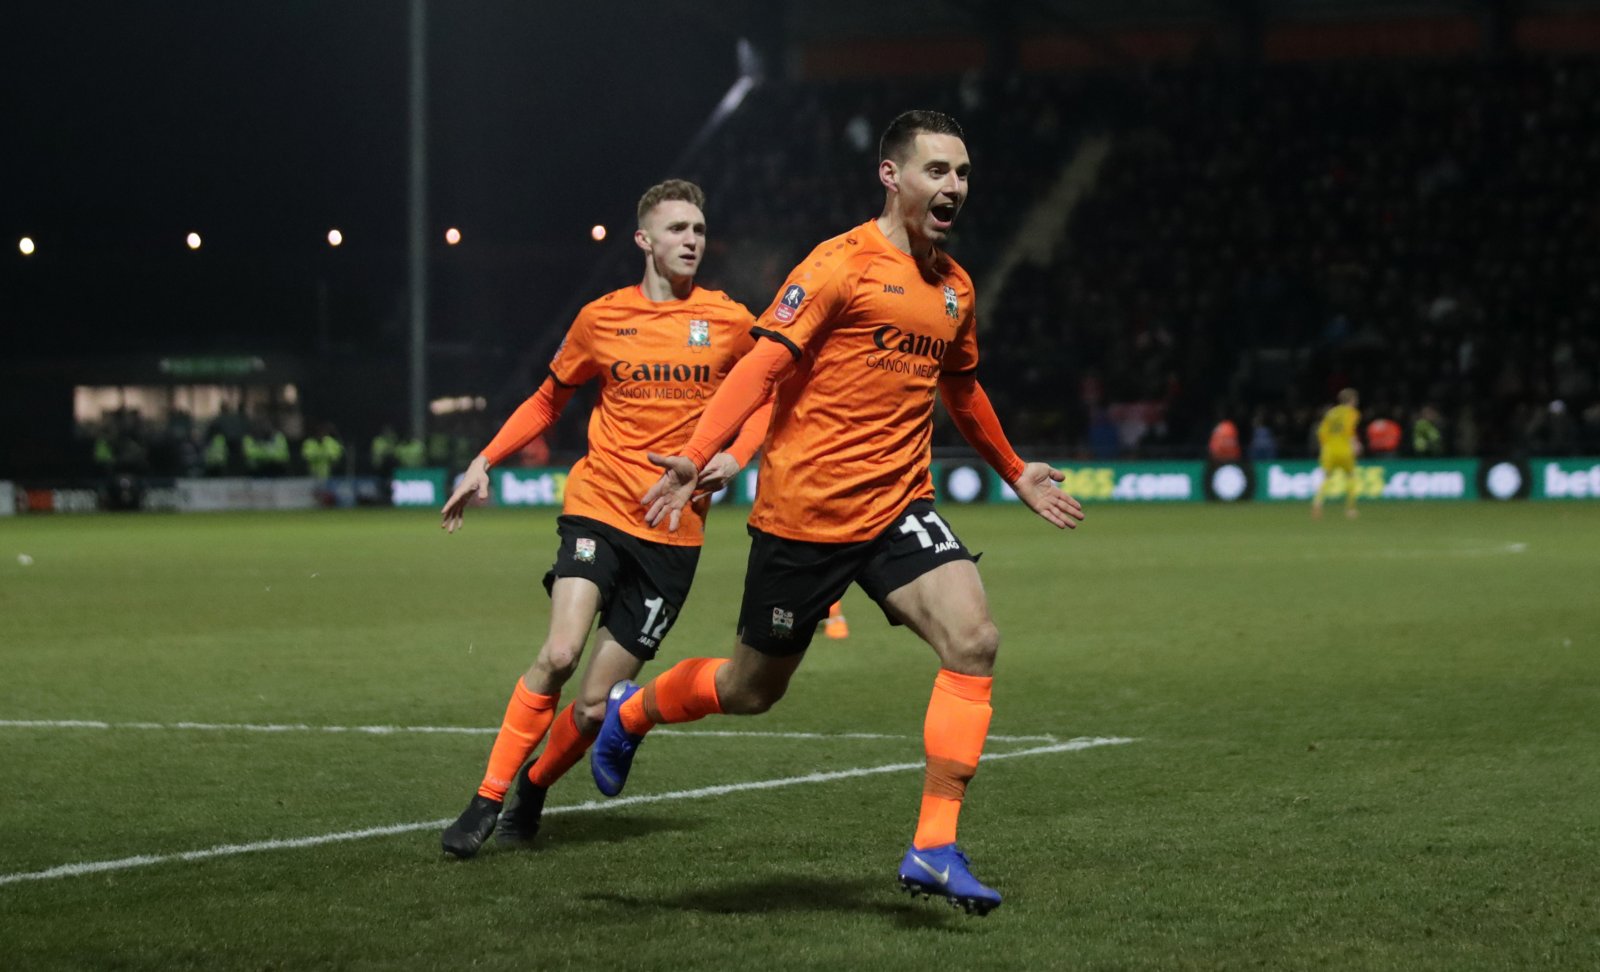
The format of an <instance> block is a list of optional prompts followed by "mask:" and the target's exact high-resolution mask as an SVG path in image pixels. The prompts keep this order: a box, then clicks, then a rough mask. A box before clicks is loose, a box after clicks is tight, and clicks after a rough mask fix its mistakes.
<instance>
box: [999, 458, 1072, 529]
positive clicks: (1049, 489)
mask: <svg viewBox="0 0 1600 972" xmlns="http://www.w3.org/2000/svg"><path fill="white" fill-rule="evenodd" d="M1066 478H1067V477H1066V474H1065V473H1063V472H1062V471H1061V470H1059V469H1052V468H1050V466H1048V465H1047V464H1045V463H1042V462H1030V463H1028V464H1027V465H1026V466H1023V467H1022V475H1021V476H1018V477H1017V481H1016V482H1014V483H1012V484H1011V488H1012V489H1014V490H1016V491H1017V498H1018V499H1020V500H1022V501H1023V502H1024V503H1026V504H1028V509H1030V510H1032V511H1033V512H1035V513H1037V514H1039V515H1040V516H1042V517H1044V518H1045V519H1046V520H1049V521H1050V522H1051V523H1053V524H1055V526H1056V528H1057V529H1061V530H1075V529H1077V527H1078V523H1079V522H1080V521H1082V519H1083V504H1082V503H1079V502H1078V501H1077V500H1076V499H1073V498H1072V496H1071V494H1068V493H1064V492H1062V491H1061V487H1059V486H1057V485H1056V483H1059V482H1061V481H1062V480H1064V479H1066Z"/></svg>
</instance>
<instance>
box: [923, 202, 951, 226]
mask: <svg viewBox="0 0 1600 972" xmlns="http://www.w3.org/2000/svg"><path fill="white" fill-rule="evenodd" d="M929 212H930V213H932V214H933V222H934V225H936V226H938V227H939V228H940V229H949V228H950V224H951V223H954V222H955V219H956V204H955V203H939V204H938V205H937V206H934V207H933V208H931V209H930V210H929Z"/></svg>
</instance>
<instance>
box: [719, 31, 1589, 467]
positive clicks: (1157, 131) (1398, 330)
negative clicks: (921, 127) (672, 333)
mask: <svg viewBox="0 0 1600 972" xmlns="http://www.w3.org/2000/svg"><path fill="white" fill-rule="evenodd" d="M755 97H756V98H757V99H758V104H756V105H754V106H752V107H751V108H750V109H748V110H746V111H744V112H742V113H741V114H740V116H738V117H737V118H736V119H735V121H734V123H733V124H731V125H730V126H728V127H727V128H726V129H725V130H724V131H723V132H722V133H721V134H720V136H719V139H720V140H719V142H718V144H717V145H716V146H715V147H714V149H713V150H712V151H710V152H707V153H706V154H705V156H704V158H705V159H706V163H705V165H704V166H703V167H704V169H705V171H704V172H702V173H696V175H697V176H698V177H699V178H701V179H702V180H704V181H705V183H706V184H707V185H708V187H714V188H712V192H711V198H712V200H713V202H712V209H713V215H714V218H715V219H716V222H717V224H718V226H719V229H723V228H725V229H726V232H727V233H729V234H731V235H730V236H729V237H727V238H725V239H723V240H722V241H721V242H720V249H721V250H722V253H721V254H719V257H718V261H719V262H718V263H717V264H715V265H716V266H718V267H720V265H721V261H724V260H731V261H732V262H733V263H734V266H733V267H731V268H727V269H725V270H723V272H724V274H725V275H726V276H728V277H729V278H730V285H731V287H733V288H735V289H737V288H738V287H739V286H740V285H741V284H744V283H745V282H746V281H749V280H759V279H761V278H763V277H771V276H772V273H773V271H772V268H773V267H776V266H779V265H786V264H787V262H789V261H792V260H793V259H794V258H795V256H796V255H797V254H798V253H801V252H803V251H804V249H805V248H806V247H808V246H809V245H811V244H812V243H814V242H815V241H816V240H819V239H822V238H825V236H826V235H827V234H828V233H829V229H828V227H836V226H838V225H841V224H842V225H848V224H849V223H850V222H851V221H854V220H859V219H861V218H865V216H867V215H870V214H871V213H872V212H873V199H872V198H871V194H870V192H868V191H867V190H870V189H871V188H872V187H871V186H870V185H869V186H867V187H865V188H863V186H862V180H860V179H858V178H855V174H856V173H859V172H860V170H861V169H862V168H863V167H864V166H871V165H872V160H873V157H874V156H873V151H874V148H875V146H873V145H871V144H870V132H871V131H872V124H871V123H870V121H869V119H876V118H878V117H880V116H882V115H884V113H885V112H887V111H888V110H889V108H890V106H892V105H902V104H913V103H915V104H926V105H928V106H929V107H934V108H939V109H941V110H946V111H949V112H951V113H952V114H954V115H955V116H957V117H959V118H962V119H963V120H964V121H965V122H966V124H967V126H968V136H969V142H970V143H971V145H972V148H973V156H974V160H975V163H976V166H975V174H974V180H973V196H972V200H971V204H970V205H969V207H968V210H967V211H966V212H965V213H964V214H963V216H962V218H961V221H960V222H959V223H958V235H957V239H956V242H955V244H954V246H953V247H952V249H953V252H955V254H956V255H957V257H958V258H959V259H961V260H962V262H963V263H964V264H965V265H966V266H967V267H968V268H969V269H970V270H972V271H973V272H974V276H975V277H976V279H977V281H978V284H979V287H980V292H981V288H982V287H983V286H984V282H985V273H984V271H985V270H986V269H987V268H988V267H989V266H990V265H991V263H992V261H993V259H994V257H995V252H996V250H997V249H998V248H999V247H1000V246H1002V245H1003V244H1004V243H1005V241H1006V240H1007V239H1008V238H1009V236H1010V235H1011V234H1012V233H1013V232H1014V230H1015V227H1016V224H1017V222H1018V221H1019V220H1021V219H1022V218H1023V217H1024V216H1025V214H1026V213H1027V212H1028V210H1029V208H1030V207H1031V206H1032V205H1033V204H1034V203H1036V202H1037V201H1038V199H1039V198H1040V197H1041V196H1042V194H1043V193H1044V191H1045V190H1046V189H1047V188H1048V186H1049V184H1050V183H1051V182H1052V181H1053V180H1054V179H1055V177H1056V175H1057V174H1058V172H1059V171H1060V170H1061V168H1062V167H1063V166H1064V165H1065V163H1066V162H1067V160H1068V159H1070V157H1071V154H1072V152H1073V151H1074V148H1075V146H1076V145H1077V144H1078V143H1079V140H1080V138H1081V137H1082V136H1084V135H1086V134H1090V133H1097V132H1103V133H1109V134H1110V135H1111V136H1112V146H1113V148H1112V151H1111V153H1110V155H1109V157H1108V158H1107V159H1106V161H1105V162H1104V164H1103V165H1102V167H1101V169H1100V171H1099V178H1098V182H1097V184H1096V186H1095V187H1094V189H1093V191H1092V192H1090V193H1089V194H1088V196H1087V197H1086V198H1085V199H1084V201H1083V202H1082V203H1081V204H1080V205H1079V206H1078V208H1077V209H1076V210H1075V211H1074V212H1072V214H1071V217H1070V220H1069V222H1068V230H1067V238H1066V241H1065V244H1064V245H1062V246H1060V247H1059V248H1058V249H1057V251H1056V253H1055V256H1054V258H1053V259H1052V260H1051V261H1050V262H1049V263H1047V264H1046V265H1044V266H1029V265H1026V264H1025V265H1024V266H1023V267H1022V268H1021V269H1020V270H1019V271H1017V272H1016V273H1014V274H1013V275H1012V276H1011V277H1010V278H1009V283H1008V285H1007V286H1006V288H1005V290H1004V291H1003V299H1002V300H1001V302H1000V304H999V306H998V308H997V313H995V314H994V315H993V316H994V318H995V320H991V321H988V322H986V323H987V327H989V328H990V329H991V333H992V334H993V335H994V336H993V337H991V338H989V339H988V340H987V341H986V345H985V348H986V350H985V354H986V359H985V364H984V371H985V373H986V374H988V375H991V376H995V377H991V378H990V380H989V382H988V383H987V385H988V387H989V388H990V390H991V391H990V393H991V395H992V396H993V397H994V398H995V400H996V403H997V405H998V407H999V408H1000V410H1001V413H1002V414H1004V415H1006V416H1007V417H1008V424H1009V425H1010V427H1011V428H1012V429H1013V430H1014V431H1013V435H1014V436H1015V437H1016V438H1017V439H1018V440H1019V441H1023V442H1027V443H1030V444H1040V445H1049V446H1055V447H1058V448H1062V447H1064V448H1066V449H1069V450H1071V451H1074V452H1076V453H1077V454H1080V455H1094V456H1100V457H1109V456H1115V455H1123V456H1127V455H1144V456H1160V455H1197V454H1200V453H1202V452H1203V451H1204V444H1205V441H1206V438H1207V436H1208V435H1209V433H1210V431H1211V429H1212V427H1213V425H1214V424H1215V423H1216V422H1217V421H1218V420H1219V419H1223V418H1227V419H1231V420H1233V421H1235V422H1236V423H1237V424H1238V425H1239V426H1240V427H1241V428H1243V429H1245V430H1246V433H1245V438H1246V439H1247V441H1249V442H1250V443H1251V444H1252V447H1253V451H1257V452H1258V453H1267V452H1270V453H1271V454H1275V455H1308V454H1311V453H1312V451H1313V448H1314V441H1313V440H1314V435H1313V431H1314V428H1315V426H1316V422H1317V419H1318V417H1319V415H1320V411H1321V409H1322V408H1323V407H1325V406H1326V404H1327V403H1328V402H1330V401H1331V400H1332V398H1333V395H1334V393H1335V392H1336V391H1337V390H1338V389H1340V388H1342V387H1345V386H1347V385H1354V386H1357V387H1360V388H1361V389H1362V390H1363V398H1364V401H1365V402H1366V403H1368V404H1367V407H1366V409H1365V414H1366V416H1367V417H1368V418H1372V419H1377V418H1383V419H1388V420H1390V421H1393V422H1396V423H1398V424H1400V425H1402V426H1403V427H1404V428H1405V430H1406V432H1407V434H1406V435H1405V436H1403V438H1402V445H1401V450H1402V451H1406V452H1410V451H1412V450H1413V449H1414V444H1413V443H1414V441H1415V439H1416V437H1415V436H1414V435H1412V434H1411V433H1412V432H1413V431H1414V430H1415V428H1416V424H1417V419H1418V418H1419V417H1420V416H1422V415H1423V414H1424V411H1425V410H1426V411H1427V412H1428V414H1429V415H1430V416H1432V421H1431V424H1432V425H1433V426H1434V427H1436V428H1438V429H1439V430H1440V431H1441V432H1442V438H1441V440H1440V441H1439V442H1438V443H1437V446H1436V447H1433V448H1437V449H1439V450H1442V451H1445V452H1448V453H1451V454H1463V455H1478V454H1496V455H1497V454H1507V453H1567V452H1597V451H1600V397H1597V387H1600V320H1597V314H1600V204H1597V203H1596V196H1595V188H1596V178H1597V176H1596V174H1595V173H1596V171H1597V163H1600V63H1597V62H1596V61H1594V60H1592V59H1568V60H1557V59H1537V60H1527V61H1515V62H1478V61H1449V62H1439V63H1425V62H1424V63H1419V62H1404V63H1389V64H1373V63H1341V64H1332V65H1266V66H1257V67H1251V68H1245V67H1240V66H1237V65H1233V66H1226V67H1224V66H1189V67H1181V68H1162V69H1154V70H1150V71H1147V72H1140V73H1138V74H1137V75H1130V74H1125V73H1124V74H1111V73H1101V74H1082V75H1071V76H1058V77H1013V78H1010V79H1009V80H1006V81H1003V82H999V83H993V82H990V83H983V82H980V81H979V80H977V79H975V78H968V79H964V80H963V81H962V82H961V83H959V84H955V85H951V84H948V83H940V84H934V83H923V82H917V83H889V82H882V83H872V84H860V83H855V84H848V85H847V84H823V85H797V84H790V85H783V84H776V85H770V86H768V87H767V88H764V89H761V90H759V91H758V93H757V95H756V96H755ZM752 255H753V256H752ZM749 289H750V290H752V291H754V290H756V289H758V288H756V287H755V286H754V285H752V286H751V287H750V288H749ZM762 299H764V298H762V297H755V298H754V300H755V301H756V302H760V300H762ZM1001 376H1003V377H1001ZM946 432H948V430H946ZM944 441H946V442H954V441H955V440H954V439H953V438H947V439H945V440H944ZM1429 441H1431V440H1429Z"/></svg>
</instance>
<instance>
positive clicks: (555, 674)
mask: <svg viewBox="0 0 1600 972" xmlns="http://www.w3.org/2000/svg"><path fill="white" fill-rule="evenodd" d="M582 655H583V642H581V641H573V640H570V639H566V638H551V639H550V640H549V641H546V642H545V643H544V647H543V648H541V649H540V650H539V658H538V660H537V661H535V662H534V663H533V665H534V667H535V668H537V669H539V670H540V671H542V672H544V673H545V674H546V675H548V676H550V677H551V678H552V679H554V680H555V681H558V682H565V681H566V680H567V679H569V678H571V677H572V674H573V673H574V672H576V671H577V670H578V659H579V658H580V657H582Z"/></svg>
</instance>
